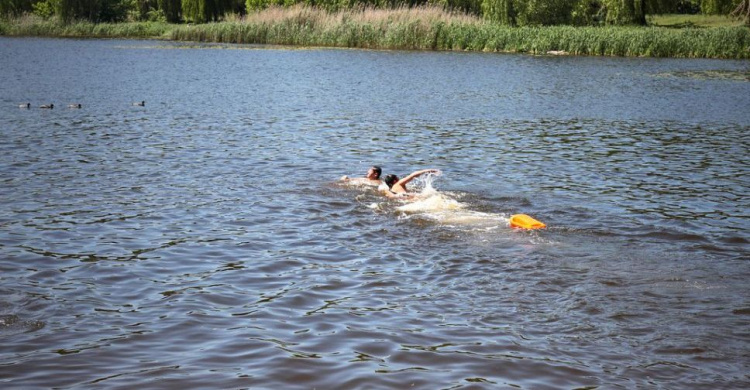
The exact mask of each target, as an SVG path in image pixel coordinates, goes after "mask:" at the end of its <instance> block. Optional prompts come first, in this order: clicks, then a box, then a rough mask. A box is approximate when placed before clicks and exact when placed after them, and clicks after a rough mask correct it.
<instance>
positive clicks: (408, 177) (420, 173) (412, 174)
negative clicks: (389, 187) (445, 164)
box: [394, 169, 440, 186]
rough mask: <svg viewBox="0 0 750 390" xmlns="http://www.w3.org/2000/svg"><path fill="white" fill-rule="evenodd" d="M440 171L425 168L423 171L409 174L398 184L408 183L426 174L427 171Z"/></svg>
mask: <svg viewBox="0 0 750 390" xmlns="http://www.w3.org/2000/svg"><path fill="white" fill-rule="evenodd" d="M438 172H440V170H439V169H423V170H421V171H416V172H412V173H411V174H409V176H406V177H405V178H403V179H401V180H399V181H398V182H397V183H396V184H400V185H402V186H403V185H405V184H406V183H408V182H410V181H412V180H414V179H416V178H418V177H419V176H422V175H424V174H425V173H438ZM394 185H395V184H394Z"/></svg>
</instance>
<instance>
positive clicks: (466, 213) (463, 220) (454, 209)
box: [397, 174, 509, 229]
mask: <svg viewBox="0 0 750 390" xmlns="http://www.w3.org/2000/svg"><path fill="white" fill-rule="evenodd" d="M436 176H439V174H438V175H425V177H424V178H423V179H422V183H423V188H422V190H421V191H420V192H419V195H418V197H417V200H414V201H411V202H409V203H406V204H404V205H401V206H399V207H397V210H399V211H401V212H404V213H406V214H407V215H418V216H421V217H424V218H428V219H430V220H433V221H435V222H437V223H439V224H441V225H447V226H465V227H469V228H482V229H486V228H496V227H502V226H508V221H509V220H508V218H507V217H506V216H505V215H503V214H497V213H486V212H481V211H475V210H471V205H468V204H466V203H462V202H460V201H458V200H457V199H455V196H456V195H455V194H453V193H451V192H441V191H438V190H437V189H436V188H435V187H434V186H433V181H434V179H435V178H436Z"/></svg>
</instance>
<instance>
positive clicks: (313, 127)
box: [0, 38, 750, 389]
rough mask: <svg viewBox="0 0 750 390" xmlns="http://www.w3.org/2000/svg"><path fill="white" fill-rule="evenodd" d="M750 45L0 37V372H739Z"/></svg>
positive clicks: (246, 382)
mask: <svg viewBox="0 0 750 390" xmlns="http://www.w3.org/2000/svg"><path fill="white" fill-rule="evenodd" d="M749 64H750V63H748V62H747V61H744V62H735V61H713V60H673V59H624V58H585V57H584V58H574V57H532V56H516V55H496V54H476V53H475V54H466V53H422V52H374V51H358V50H318V49H314V50H293V49H274V48H263V47H252V46H189V45H185V44H176V43H168V42H148V41H145V42H140V41H120V40H109V41H100V40H89V41H75V40H48V39H8V38H0V72H1V74H2V83H1V84H0V131H1V132H2V134H1V137H0V202H1V203H0V204H1V205H0V388H3V389H27V388H50V387H55V388H94V387H96V388H100V387H104V388H123V389H126V388H128V389H129V388H139V387H141V388H269V389H284V388H318V389H333V388H337V389H338V388H341V389H355V388H363V389H372V388H403V389H411V388H419V389H440V388H443V389H445V388H472V389H474V388H487V389H494V388H511V387H513V388H516V387H520V388H528V389H546V388H550V389H553V388H554V389H557V388H562V389H566V388H567V389H573V388H584V387H585V388H603V389H605V388H606V389H610V388H662V389H683V388H691V389H722V388H724V389H740V388H747V387H748V386H750V376H748V375H749V374H748V373H749V372H750V284H749V283H748V280H749V279H750V262H749V256H748V242H749V240H750V237H748V227H749V225H750V222H749V220H750V213H749V212H748V193H749V192H750V176H749V175H748V168H749V166H750V161H749V160H750V158H749V156H748V148H749V147H750V137H748V132H749V131H750V104H749V103H750V82H748V80H747V79H746V78H743V77H726V75H732V74H737V75H740V76H742V75H746V74H747V73H748V70H749V69H748V68H749V67H750V65H749ZM717 74H718V75H722V77H712V75H717ZM141 100H145V101H146V106H145V107H135V106H132V105H131V103H132V102H135V101H141ZM25 102H31V103H32V106H33V107H37V106H39V105H41V104H46V103H54V104H55V106H56V107H55V109H53V110H40V109H38V108H32V109H31V110H24V109H19V108H18V105H19V104H21V103H25ZM69 103H81V104H82V105H83V109H80V110H71V109H68V108H67V104H69ZM374 163H375V164H380V165H383V167H384V171H385V172H386V173H397V174H401V175H403V174H406V173H408V172H410V171H411V170H414V169H419V168H427V167H435V168H439V169H441V170H442V175H440V176H438V177H436V178H432V177H430V178H428V180H427V181H425V182H420V183H417V187H419V186H424V187H425V188H426V193H428V194H431V195H430V196H429V197H426V198H425V199H423V200H420V201H419V202H417V203H414V204H409V205H403V204H401V203H399V202H396V201H389V200H385V199H384V198H382V197H380V196H379V195H378V194H377V192H376V191H374V190H372V189H368V188H358V187H353V186H342V185H338V184H336V180H337V179H338V177H340V176H341V175H343V174H348V175H353V176H358V175H361V174H363V173H364V172H365V171H366V170H367V168H368V167H369V165H370V164H374ZM435 190H436V191H435ZM514 213H527V214H530V215H532V216H534V217H536V218H538V219H540V220H542V221H544V222H546V223H547V224H548V226H549V228H548V229H546V230H543V231H536V232H524V231H517V230H513V229H511V228H509V227H508V225H507V217H508V216H509V215H511V214H514Z"/></svg>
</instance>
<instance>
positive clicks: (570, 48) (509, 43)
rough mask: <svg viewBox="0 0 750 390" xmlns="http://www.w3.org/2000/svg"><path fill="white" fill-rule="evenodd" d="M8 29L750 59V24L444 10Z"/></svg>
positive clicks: (296, 10)
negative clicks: (615, 22) (628, 23)
mask: <svg viewBox="0 0 750 390" xmlns="http://www.w3.org/2000/svg"><path fill="white" fill-rule="evenodd" d="M0 34H3V35H16V36H18V35H22V36H61V37H123V38H157V39H170V40H180V41H200V42H221V43H257V44H276V45H296V46H327V47H353V48H368V49H407V50H470V51H487V52H513V53H532V54H543V53H548V52H551V51H554V52H565V53H569V54H574V55H604V56H652V57H689V58H750V29H748V28H747V27H742V26H729V27H714V28H678V29H676V28H665V27H570V26H553V27H515V28H514V27H507V26H500V25H497V24H493V23H488V22H486V21H484V20H481V19H477V18H474V17H470V16H466V15H463V14H452V13H448V12H445V11H443V10H441V9H438V8H416V9H397V10H375V9H364V10H346V11H341V12H336V13H328V12H325V11H322V10H318V9H314V8H309V7H293V8H285V9H280V8H274V9H268V10H265V11H262V12H259V13H256V14H252V15H248V16H247V17H245V18H243V19H238V18H234V19H232V20H228V21H225V22H221V23H209V24H200V25H170V24H164V23H122V24H92V23H85V22H81V23H73V24H67V25H66V24H61V23H56V22H48V21H42V20H38V19H33V18H26V19H17V20H11V21H4V22H0Z"/></svg>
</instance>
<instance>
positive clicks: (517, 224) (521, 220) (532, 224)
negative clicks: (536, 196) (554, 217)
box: [510, 214, 547, 230]
mask: <svg viewBox="0 0 750 390" xmlns="http://www.w3.org/2000/svg"><path fill="white" fill-rule="evenodd" d="M510 227H514V228H519V229H529V230H533V229H544V228H546V227H547V225H545V224H543V223H541V222H539V221H537V220H536V219H534V218H531V217H529V216H528V215H526V214H516V215H511V217H510Z"/></svg>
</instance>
